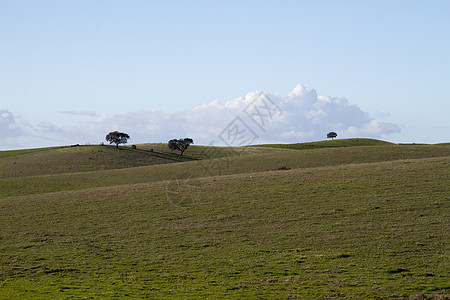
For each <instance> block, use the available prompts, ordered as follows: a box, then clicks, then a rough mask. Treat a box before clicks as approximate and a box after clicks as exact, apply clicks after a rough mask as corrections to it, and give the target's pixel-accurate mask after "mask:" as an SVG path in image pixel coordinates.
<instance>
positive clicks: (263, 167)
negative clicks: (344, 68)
mask: <svg viewBox="0 0 450 300" xmlns="http://www.w3.org/2000/svg"><path fill="white" fill-rule="evenodd" d="M248 149H249V151H250V150H251V151H255V153H256V154H252V155H250V154H249V155H240V156H232V157H231V156H225V157H222V158H215V159H205V160H195V161H189V162H182V163H173V164H164V165H162V164H158V165H150V166H144V167H136V168H126V169H116V170H105V171H93V172H79V173H68V174H57V175H42V176H29V177H16V178H15V177H13V178H3V179H0V198H1V197H8V196H19V195H28V194H35V193H46V192H54V191H62V190H77V189H84V188H92V187H98V186H113V185H120V184H133V183H143V182H154V181H162V180H173V179H176V180H181V179H187V178H199V177H208V176H220V175H230V174H242V173H252V172H263V171H269V170H277V169H294V168H309V167H325V166H333V165H342V164H358V163H367V162H382V161H393V160H400V159H418V158H427V157H446V156H449V155H450V146H429V145H428V146H418V145H415V146H412V145H411V146H397V145H395V146H372V147H342V148H324V149H314V150H302V151H296V150H287V149H286V150H283V149H281V150H278V151H276V152H270V151H269V152H267V153H262V154H257V153H258V152H257V151H258V149H263V150H264V149H265V148H248Z"/></svg>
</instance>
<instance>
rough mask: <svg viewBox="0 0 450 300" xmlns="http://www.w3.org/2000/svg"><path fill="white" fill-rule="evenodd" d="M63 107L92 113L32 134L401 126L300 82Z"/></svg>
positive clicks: (346, 131) (245, 139) (266, 136)
mask: <svg viewBox="0 0 450 300" xmlns="http://www.w3.org/2000/svg"><path fill="white" fill-rule="evenodd" d="M62 113H65V114H72V115H76V116H90V117H93V119H89V121H86V120H85V119H84V120H83V121H81V122H78V123H77V124H75V125H73V126H65V127H60V126H58V125H55V124H52V123H48V122H41V123H40V124H38V125H37V126H34V133H33V134H34V136H39V135H41V136H43V137H45V138H46V139H48V140H49V141H52V144H56V145H58V144H59V145H62V144H72V143H80V144H82V143H99V142H102V141H104V138H105V135H106V134H107V133H108V132H110V131H114V130H119V131H123V132H127V133H128V134H130V136H131V139H130V141H129V142H130V143H146V142H167V141H168V140H169V139H172V138H182V137H191V138H193V139H194V142H195V143H196V144H204V145H208V144H213V145H231V146H238V145H242V144H245V143H252V144H259V143H271V142H280V143H294V142H304V141H313V140H323V139H325V138H326V134H327V133H328V132H330V131H334V132H337V134H338V138H346V137H373V138H382V137H383V136H385V135H389V134H392V133H397V132H400V128H399V126H398V125H396V124H393V123H387V122H381V121H379V120H377V119H375V118H373V117H371V116H370V115H369V113H367V112H364V111H363V110H361V109H360V108H359V107H358V106H357V105H355V104H351V103H350V102H349V101H348V100H347V99H345V98H336V97H331V96H326V95H318V94H317V92H316V91H315V90H314V89H311V88H307V87H304V86H303V85H300V84H299V85H297V86H296V87H295V88H294V89H293V90H292V91H291V92H290V93H289V94H288V95H287V96H280V95H277V94H270V93H262V92H251V93H248V94H247V95H245V96H243V97H239V98H236V99H232V100H229V101H227V102H225V103H221V102H220V101H218V100H213V101H211V102H209V103H205V104H202V105H199V106H196V107H194V108H192V109H189V110H186V111H182V112H178V113H165V112H162V111H151V110H142V111H137V112H129V113H121V114H116V115H105V114H98V113H96V112H91V111H81V112H74V111H65V112H62ZM0 122H1V123H0V130H2V132H4V131H5V130H6V129H5V128H9V129H8V130H9V131H8V132H9V134H11V135H18V134H20V132H21V130H20V128H19V127H18V126H17V125H15V122H14V118H13V117H12V114H11V113H9V112H8V111H7V110H2V117H1V119H0ZM13 132H14V133H13Z"/></svg>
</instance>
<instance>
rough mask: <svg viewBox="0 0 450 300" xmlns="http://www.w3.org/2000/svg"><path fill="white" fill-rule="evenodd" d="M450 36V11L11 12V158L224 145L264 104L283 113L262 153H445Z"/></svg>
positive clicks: (7, 85) (160, 5) (1, 104)
mask: <svg viewBox="0 0 450 300" xmlns="http://www.w3.org/2000/svg"><path fill="white" fill-rule="evenodd" d="M449 28H450V1H138V0H134V1H106V0H104V1H100V0H92V1H87V0H86V1H84V0H78V1H75V0H73V1H48V0H40V1H24V0H18V1H17V0H11V1H6V0H0V109H1V111H0V116H1V117H0V133H2V135H3V136H5V137H6V138H5V139H2V142H1V144H0V149H16V148H27V147H41V146H51V145H65V144H71V143H80V144H81V143H98V142H101V141H102V140H103V139H104V136H105V135H106V134H107V133H108V132H109V131H112V130H120V131H126V132H128V133H129V134H130V135H131V137H132V139H131V140H130V142H132V143H143V142H165V141H167V140H169V139H171V138H174V137H184V136H185V135H196V136H192V138H194V141H196V142H197V143H199V144H209V143H211V142H213V141H214V143H215V144H221V142H220V139H217V137H218V136H219V135H220V133H221V132H222V131H223V130H224V129H225V128H226V127H227V126H228V124H230V122H232V121H233V120H234V118H235V117H238V116H239V115H240V114H242V110H244V109H245V107H246V106H245V103H249V102H248V101H250V100H249V97H250V96H249V95H255V94H254V93H253V92H256V91H264V92H267V93H268V95H270V97H271V99H276V100H274V101H275V102H277V104H278V107H280V108H281V109H283V110H286V113H285V114H283V120H278V121H277V120H273V121H274V122H275V123H274V125H273V128H278V129H277V130H275V129H273V130H272V131H271V130H264V131H261V132H257V135H258V139H257V140H256V141H255V142H256V143H257V142H258V141H260V142H263V141H276V142H295V141H298V142H301V141H310V140H319V139H324V138H325V137H326V133H327V132H323V131H327V130H328V131H332V130H334V131H337V132H338V138H339V137H375V138H381V139H385V140H388V141H392V142H426V143H437V142H448V141H449V140H450V139H449V137H450V135H449V134H448V132H449V129H450V121H449V118H448V115H449V112H450V90H449V86H450V75H449V70H450V55H449V53H450V30H449ZM299 85H301V87H299ZM311 93H312V94H311ZM293 94H295V95H296V96H295V97H293V96H292V95H293ZM314 94H315V95H316V98H314ZM289 95H291V96H289ZM305 95H313V96H311V97H313V98H314V99H315V100H312V102H310V103H309V106H308V105H300V103H303V102H305V101H306V100H305V99H306V98H304V97H306V96H305ZM308 97H309V96H308ZM326 97H328V98H327V99H329V101H328V100H327V101H328V102H327V101H325V100H324V99H325V98H326ZM293 99H294V100H293ZM308 99H309V98H308ZM311 99H312V98H311ZM330 99H331V100H330ZM292 101H297V102H298V103H297V104H298V105H297V104H295V105H294V104H293V102H292ZM233 103H234V106H233V107H234V108H230V107H231V106H232V104H233ZM288 103H290V104H288ZM325 103H328V104H327V106H326V105H325ZM330 103H331V104H332V105H331V104H330ZM330 105H331V106H330ZM325 106H326V109H325ZM201 111H203V113H199V112H201ZM318 115H320V116H321V117H320V118H318V117H317V116H318ZM195 116H196V117H195ZM211 116H215V117H214V118H213V117H211ZM294 116H297V117H294ZM313 116H315V117H314V118H313ZM218 119H220V121H221V122H218ZM300 119H301V120H300ZM331 119H332V120H333V121H330V120H331ZM244 121H245V120H244ZM276 122H278V123H276ZM319 124H320V125H319ZM249 127H251V126H250V125H249ZM364 128H365V129H364ZM368 128H370V130H369V129H368ZM287 132H291V133H292V134H288V133H287ZM340 132H342V134H340ZM287 136H289V138H287ZM216 140H217V141H216ZM222 144H223V143H222Z"/></svg>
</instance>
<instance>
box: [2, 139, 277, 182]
mask: <svg viewBox="0 0 450 300" xmlns="http://www.w3.org/2000/svg"><path fill="white" fill-rule="evenodd" d="M276 151H277V149H269V148H267V149H262V148H261V149H251V148H246V147H236V148H226V147H205V146H191V147H190V148H189V149H188V150H186V152H185V153H184V154H183V155H182V156H181V155H180V154H179V152H172V151H171V150H170V149H169V148H168V147H167V145H166V144H144V145H138V146H137V149H131V147H129V146H127V147H120V149H116V147H114V146H95V145H93V146H78V147H54V148H42V149H29V150H16V151H0V178H8V177H24V176H34V175H47V174H64V173H75V172H90V171H100V170H113V169H126V168H130V167H138V166H149V165H157V164H167V163H174V162H186V161H193V160H199V159H207V158H213V157H228V156H236V155H248V154H254V153H265V152H276Z"/></svg>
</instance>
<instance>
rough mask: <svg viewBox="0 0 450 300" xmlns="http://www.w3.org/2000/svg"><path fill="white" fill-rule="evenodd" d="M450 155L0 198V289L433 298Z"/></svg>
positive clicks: (443, 243)
mask: <svg viewBox="0 0 450 300" xmlns="http://www.w3.org/2000/svg"><path fill="white" fill-rule="evenodd" d="M322 150H329V149H322ZM342 150H343V149H342ZM314 151H319V150H314ZM290 153H291V152H289V154H290ZM296 153H299V151H296ZM424 153H425V152H421V155H424ZM328 154H329V153H328ZM416 154H417V153H416ZM310 155H312V154H310ZM293 157H296V158H299V156H293ZM265 159H266V160H267V159H268V158H267V157H265ZM262 161H264V160H261V162H262ZM293 161H294V160H293ZM293 161H282V160H279V161H277V162H276V163H273V165H274V166H279V164H280V163H283V164H285V165H286V164H289V163H292V162H293ZM192 163H195V162H188V163H179V164H170V165H164V166H153V167H173V166H176V165H178V166H187V165H189V166H190V167H192ZM233 163H235V164H240V163H243V161H235V162H233ZM449 164H450V158H449V157H448V156H447V157H432V158H419V157H416V158H415V159H409V160H397V161H384V162H373V163H363V162H361V163H359V164H343V163H340V164H339V165H329V166H326V165H323V166H320V167H317V166H309V167H307V168H293V169H290V170H279V171H265V172H259V173H251V174H248V173H243V174H231V175H225V176H214V177H204V178H197V179H196V178H190V177H188V178H186V180H183V181H178V180H172V181H160V182H149V183H141V184H125V183H121V184H120V185H116V186H112V187H96V188H91V189H85V190H78V191H61V192H56V193H48V194H41V195H28V196H19V197H9V198H4V199H0V212H1V217H0V228H2V230H1V231H0V240H1V244H0V265H1V266H2V268H1V269H0V298H4V299H28V298H29V299H32V298H53V299H60V298H82V297H86V298H89V297H93V298H96V299H111V298H115V299H119V298H126V297H131V298H158V299H160V298H171V299H188V298H210V299H221V298H229V299H230V298H234V299H237V298H250V299H261V298H264V299H286V298H301V299H318V298H320V299H332V298H337V297H339V298H361V299H404V298H409V297H415V298H413V299H429V298H426V297H435V299H444V298H439V297H444V296H445V295H447V296H448V295H449V294H450V290H449V286H448V282H450V278H449V274H448V268H449V260H448V253H449V252H448V251H449V247H450V245H449V241H450V236H449V232H450V228H449V223H448V220H449V217H450V215H449V212H450V198H449V195H450V172H449ZM247 167H249V166H247ZM235 168H237V167H236V166H235ZM161 170H162V169H161ZM89 177H90V175H89V176H88V177H87V178H86V180H88V179H89ZM439 295H440V296H439ZM420 297H422V298H420ZM424 297H425V298H424Z"/></svg>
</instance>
